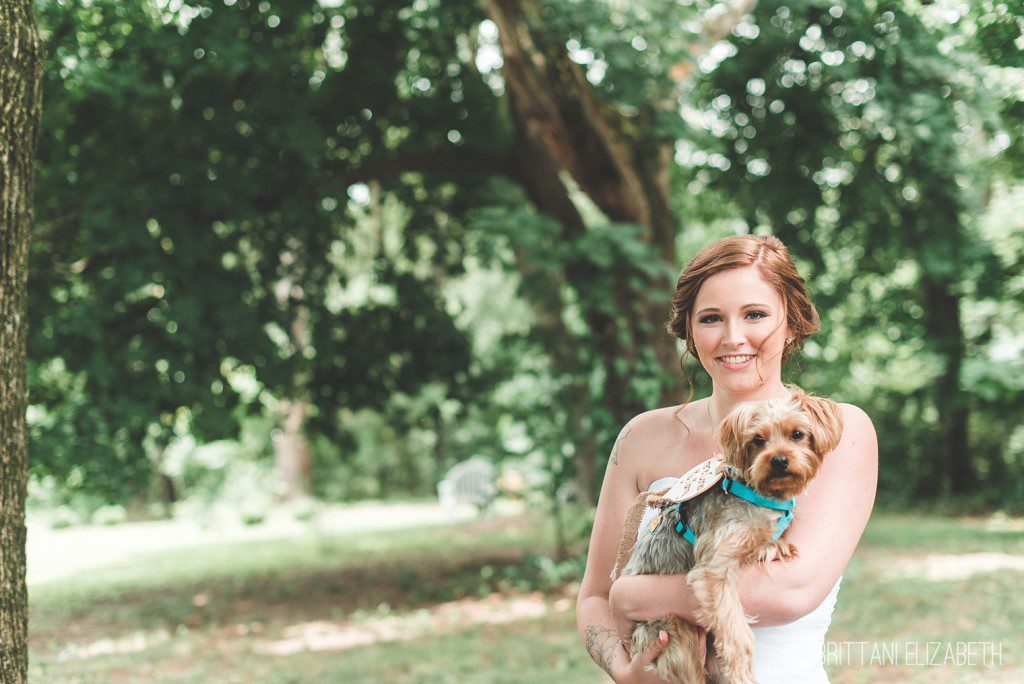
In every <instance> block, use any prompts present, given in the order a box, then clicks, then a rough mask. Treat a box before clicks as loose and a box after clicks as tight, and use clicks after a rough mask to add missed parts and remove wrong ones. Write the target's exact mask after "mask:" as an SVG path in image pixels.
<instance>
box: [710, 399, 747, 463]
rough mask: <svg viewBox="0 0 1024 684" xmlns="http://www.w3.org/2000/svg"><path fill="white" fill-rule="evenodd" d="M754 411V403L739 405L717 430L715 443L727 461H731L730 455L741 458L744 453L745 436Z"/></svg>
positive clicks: (727, 415)
mask: <svg viewBox="0 0 1024 684" xmlns="http://www.w3.org/2000/svg"><path fill="white" fill-rule="evenodd" d="M753 410H754V402H744V403H742V404H737V405H736V407H735V408H733V410H732V411H730V412H729V413H728V414H726V416H725V418H723V419H722V422H721V423H719V424H718V427H717V428H715V443H716V444H718V446H719V448H721V449H722V454H723V455H724V456H725V457H726V460H729V456H730V455H734V456H739V455H740V454H742V453H743V434H744V430H745V428H746V426H747V425H748V424H749V422H750V415H751V413H752V412H753Z"/></svg>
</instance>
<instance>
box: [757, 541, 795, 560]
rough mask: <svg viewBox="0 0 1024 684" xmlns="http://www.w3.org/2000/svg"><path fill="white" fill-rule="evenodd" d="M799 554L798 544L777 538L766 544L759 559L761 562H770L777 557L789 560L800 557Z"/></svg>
mask: <svg viewBox="0 0 1024 684" xmlns="http://www.w3.org/2000/svg"><path fill="white" fill-rule="evenodd" d="M799 555H800V554H799V553H797V550H796V544H791V543H789V542H788V541H786V540H785V539H776V540H773V541H770V542H768V543H767V544H765V546H764V547H763V548H762V549H761V553H760V554H758V557H757V560H758V562H760V563H770V562H772V561H773V560H775V559H779V560H784V561H787V560H790V559H791V558H798V557H799Z"/></svg>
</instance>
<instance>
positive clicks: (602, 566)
mask: <svg viewBox="0 0 1024 684" xmlns="http://www.w3.org/2000/svg"><path fill="white" fill-rule="evenodd" d="M651 413H653V412H651ZM652 419H653V418H652V416H651V415H650V413H647V414H641V415H639V416H637V417H636V418H634V419H633V420H631V421H630V422H629V423H627V424H626V426H625V427H624V428H622V432H620V433H619V436H618V438H617V439H616V440H615V446H614V447H613V448H612V454H611V457H610V458H609V459H608V468H607V469H606V470H605V475H604V483H603V484H602V485H601V495H600V498H599V499H598V504H597V512H596V514H595V516H594V529H593V531H592V532H591V535H590V550H589V552H588V555H587V568H586V571H585V572H584V575H583V581H582V584H581V586H580V593H579V597H578V598H577V600H576V626H577V629H578V630H579V633H580V636H581V637H582V639H583V643H584V644H585V646H586V648H587V651H588V652H589V653H590V657H591V658H593V659H594V662H596V663H597V664H598V665H600V666H601V668H602V669H604V671H605V672H607V673H608V674H609V676H612V678H613V679H615V680H616V681H620V680H622V679H626V678H627V673H626V670H627V668H629V665H630V656H629V652H628V651H627V650H626V648H625V647H624V646H623V645H622V641H621V639H620V638H619V634H618V632H617V631H616V629H615V621H614V619H613V618H612V614H611V611H610V610H609V607H608V591H609V590H610V589H611V577H610V575H611V572H612V568H613V567H614V565H615V559H616V556H617V555H618V551H619V540H620V539H621V538H622V528H623V524H624V522H625V517H626V511H627V510H628V509H629V507H630V505H631V504H632V503H633V501H634V499H636V497H637V495H638V494H639V493H640V492H639V488H638V486H637V481H636V473H637V469H638V467H639V460H640V459H641V458H642V457H643V455H644V454H646V453H648V451H649V450H650V449H651V447H652V430H651V428H652V422H651V421H652Z"/></svg>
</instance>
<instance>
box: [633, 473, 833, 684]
mask: <svg viewBox="0 0 1024 684" xmlns="http://www.w3.org/2000/svg"><path fill="white" fill-rule="evenodd" d="M676 479H677V478H674V477H663V478H661V479H660V480H655V481H654V482H652V483H651V486H650V487H648V490H649V491H655V490H658V489H664V488H665V487H668V486H670V485H671V484H672V483H673V482H675V480H676ZM655 513H656V511H655V509H653V508H648V509H647V510H646V511H644V517H643V520H642V522H641V523H640V530H643V529H645V528H646V527H647V524H648V523H649V522H650V521H651V520H652V519H653V518H654V515H655ZM842 581H843V578H842V577H841V576H840V578H839V579H838V580H836V584H835V586H834V587H832V591H830V592H829V593H828V596H826V597H825V600H824V601H822V602H821V605H819V606H818V607H817V608H815V609H814V610H812V611H811V612H810V613H808V614H807V615H804V616H803V617H802V618H798V619H796V620H794V621H793V622H790V623H789V624H787V625H778V626H775V627H754V628H753V632H754V642H755V652H754V677H755V678H756V679H757V681H758V684H819V683H824V684H827V683H828V676H827V675H826V674H825V667H824V665H823V664H822V653H823V649H824V646H825V633H826V632H827V631H828V627H829V625H830V624H831V623H832V611H833V609H835V607H836V597H837V596H838V595H839V584H840V583H841V582H842Z"/></svg>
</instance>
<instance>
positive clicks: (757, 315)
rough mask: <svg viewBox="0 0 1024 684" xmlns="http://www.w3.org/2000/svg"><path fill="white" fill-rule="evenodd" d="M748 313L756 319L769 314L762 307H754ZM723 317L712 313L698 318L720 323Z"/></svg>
mask: <svg viewBox="0 0 1024 684" xmlns="http://www.w3.org/2000/svg"><path fill="white" fill-rule="evenodd" d="M746 315H748V316H749V317H752V318H754V319H757V318H764V317H766V316H767V315H768V314H767V313H765V312H764V311H762V310H760V309H754V310H752V311H748V312H746ZM721 318H722V316H720V315H718V314H717V313H712V314H709V315H706V316H703V317H701V318H697V320H698V322H699V323H702V324H705V325H708V324H712V323H718V322H719V320H720V319H721Z"/></svg>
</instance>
